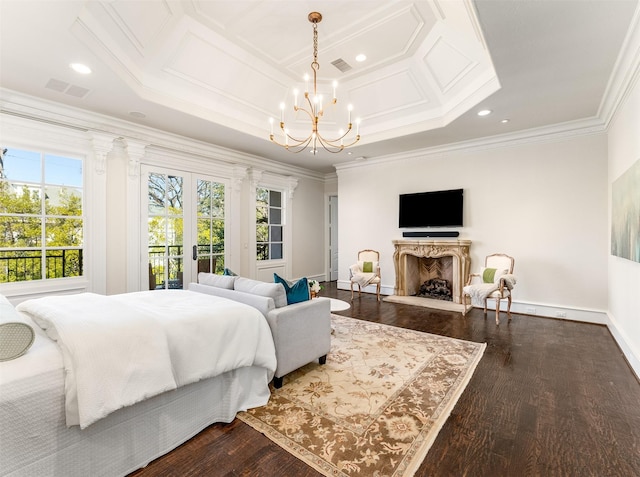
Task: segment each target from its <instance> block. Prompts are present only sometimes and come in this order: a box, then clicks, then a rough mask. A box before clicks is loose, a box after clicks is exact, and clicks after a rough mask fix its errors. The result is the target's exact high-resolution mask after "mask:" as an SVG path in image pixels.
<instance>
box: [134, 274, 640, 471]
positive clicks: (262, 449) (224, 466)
mask: <svg viewBox="0 0 640 477" xmlns="http://www.w3.org/2000/svg"><path fill="white" fill-rule="evenodd" d="M324 285H325V290H323V292H322V294H323V295H324V296H330V297H334V298H339V299H341V300H345V301H350V297H351V292H348V291H344V290H338V289H337V288H336V285H335V282H333V283H325V284H324ZM339 314H341V315H344V316H351V317H353V318H358V319H363V320H369V321H374V322H379V323H384V324H388V325H393V326H400V327H403V328H411V329H414V330H418V331H424V332H428V333H435V334H439V335H444V336H450V337H453V338H460V339H465V340H470V341H476V342H484V343H487V349H486V350H485V354H484V356H483V358H482V360H481V361H480V363H479V365H478V367H477V369H476V372H475V374H474V376H473V377H472V379H471V381H470V382H469V385H468V386H467V389H466V390H465V392H464V393H463V394H462V396H461V397H460V399H459V401H458V403H457V405H456V407H455V408H454V409H453V411H452V413H451V416H450V417H449V419H448V420H447V422H446V423H445V425H444V427H443V428H442V430H441V431H440V433H439V434H438V437H437V438H436V440H435V442H434V444H433V446H432V448H431V450H430V451H429V453H428V454H427V457H426V458H425V459H424V461H423V463H422V465H421V466H420V468H419V470H418V471H417V473H416V477H426V476H456V477H459V476H491V477H500V476H505V477H508V476H516V475H517V476H545V477H547V476H580V477H583V476H598V477H600V476H608V477H617V476H619V477H631V476H640V383H639V382H638V380H637V379H636V377H635V375H634V374H633V372H632V370H631V368H630V367H629V365H628V363H627V362H626V361H625V360H624V356H623V355H622V353H621V351H620V349H619V348H618V346H617V345H616V343H615V341H614V340H613V338H612V336H611V334H610V333H609V331H608V330H607V328H606V327H605V326H602V325H593V324H585V323H577V322H571V321H566V320H555V319H547V318H541V317H532V316H524V315H517V314H513V319H512V321H511V322H508V321H507V319H506V316H505V315H504V314H503V315H502V317H501V324H500V326H496V325H495V321H494V317H495V315H493V314H491V313H489V314H488V316H487V317H486V318H485V317H484V316H483V313H482V310H478V309H474V310H472V311H471V312H470V313H468V314H467V316H464V317H463V316H462V315H461V314H460V313H455V312H445V311H439V310H433V309H428V308H421V307H415V306H410V305H402V304H396V303H388V302H378V301H377V300H376V298H375V296H374V295H370V294H362V296H361V297H360V298H358V297H357V295H356V298H355V299H354V301H353V303H352V306H351V308H350V309H349V310H345V311H343V312H339ZM168 475H176V476H202V475H206V476H213V477H218V476H225V477H226V476H228V477H231V476H233V477H236V476H247V477H248V476H266V477H271V476H284V475H286V476H295V477H317V476H319V474H318V473H317V472H316V471H314V470H313V469H311V468H310V467H308V466H307V465H305V464H304V463H302V462H301V461H299V460H298V459H296V458H295V457H293V456H291V455H290V454H289V453H287V452H286V451H284V450H282V449H281V448H280V447H279V446H277V445H276V444H274V443H273V442H271V441H270V440H269V439H267V438H266V437H264V436H263V435H261V434H260V433H259V432H257V431H255V430H253V429H252V428H250V427H249V426H247V425H246V424H244V423H242V422H240V421H238V420H237V419H236V420H235V421H234V422H232V423H231V424H214V425H212V426H210V427H208V428H207V429H205V430H204V431H203V432H201V433H200V434H198V435H197V436H196V437H194V438H193V439H191V440H190V441H188V442H187V443H185V444H184V445H183V446H181V447H179V448H178V449H175V450H174V451H173V452H170V453H169V454H167V455H165V456H163V457H161V458H159V459H157V460H156V461H154V462H152V463H151V464H149V466H147V467H146V468H144V469H140V470H139V471H137V472H134V473H133V474H132V476H136V477H156V476H163V477H164V476H168Z"/></svg>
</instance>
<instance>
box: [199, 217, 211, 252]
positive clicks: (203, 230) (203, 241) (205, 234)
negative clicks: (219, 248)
mask: <svg viewBox="0 0 640 477" xmlns="http://www.w3.org/2000/svg"><path fill="white" fill-rule="evenodd" d="M210 243H211V219H198V245H206V246H207V247H208V246H209V244H210Z"/></svg>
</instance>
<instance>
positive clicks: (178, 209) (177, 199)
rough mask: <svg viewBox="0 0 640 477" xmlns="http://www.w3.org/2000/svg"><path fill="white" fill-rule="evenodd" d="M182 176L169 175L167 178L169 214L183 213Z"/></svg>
mask: <svg viewBox="0 0 640 477" xmlns="http://www.w3.org/2000/svg"><path fill="white" fill-rule="evenodd" d="M182 182H183V180H182V177H179V176H169V177H168V180H167V203H168V205H169V214H171V215H182Z"/></svg>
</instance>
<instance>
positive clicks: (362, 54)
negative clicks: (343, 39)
mask: <svg viewBox="0 0 640 477" xmlns="http://www.w3.org/2000/svg"><path fill="white" fill-rule="evenodd" d="M366 59H367V55H365V54H364V53H360V54H359V55H358V56H356V61H357V62H359V63H362V62H363V61H364V60H366Z"/></svg>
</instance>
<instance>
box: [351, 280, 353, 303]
mask: <svg viewBox="0 0 640 477" xmlns="http://www.w3.org/2000/svg"><path fill="white" fill-rule="evenodd" d="M351 301H353V282H351Z"/></svg>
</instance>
